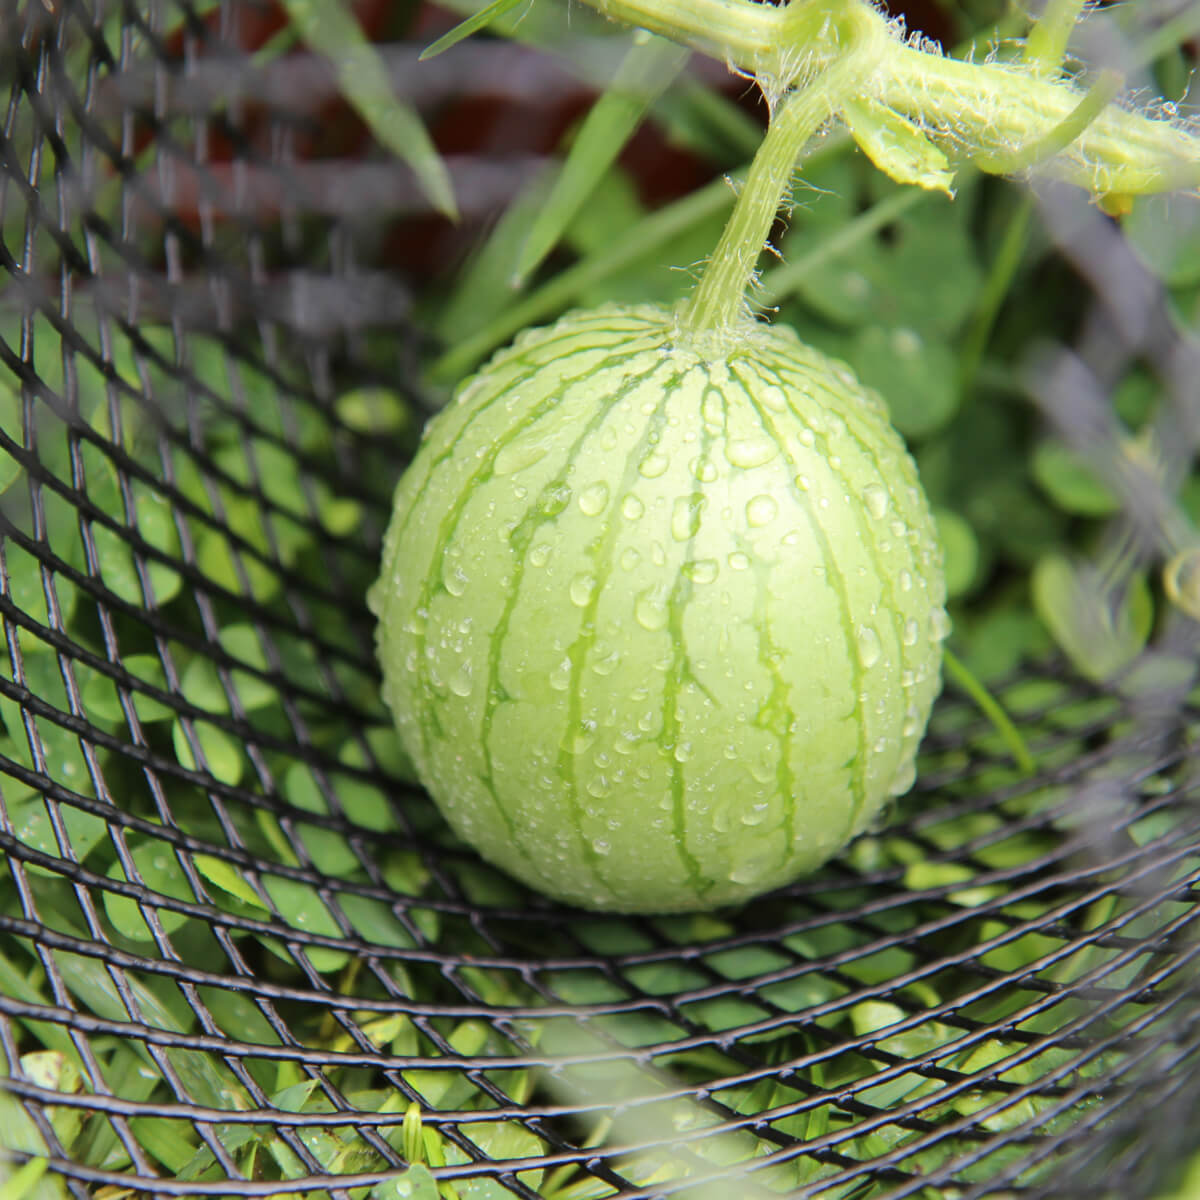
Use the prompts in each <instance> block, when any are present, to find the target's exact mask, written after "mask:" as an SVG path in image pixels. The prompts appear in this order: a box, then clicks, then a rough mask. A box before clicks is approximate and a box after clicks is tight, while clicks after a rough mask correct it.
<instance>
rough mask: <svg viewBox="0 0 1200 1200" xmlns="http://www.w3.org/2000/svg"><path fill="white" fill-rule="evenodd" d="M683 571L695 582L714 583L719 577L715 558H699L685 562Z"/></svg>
mask: <svg viewBox="0 0 1200 1200" xmlns="http://www.w3.org/2000/svg"><path fill="white" fill-rule="evenodd" d="M683 573H684V574H685V575H686V576H687V577H688V578H689V579H690V580H691V581H692V582H693V583H712V581H713V580H714V579H716V577H717V561H716V559H714V558H698V559H696V561H695V562H689V563H684V564H683Z"/></svg>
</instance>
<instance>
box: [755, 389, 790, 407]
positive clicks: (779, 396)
mask: <svg viewBox="0 0 1200 1200" xmlns="http://www.w3.org/2000/svg"><path fill="white" fill-rule="evenodd" d="M758 399H759V401H760V402H761V403H762V406H763V407H764V408H769V409H770V410H771V411H772V412H784V411H786V409H787V394H786V393H785V392H784V390H783V388H781V387H776V386H775V385H774V384H770V385H768V386H767V387H765V388H763V389H762V390H761V391H760V392H759V393H758Z"/></svg>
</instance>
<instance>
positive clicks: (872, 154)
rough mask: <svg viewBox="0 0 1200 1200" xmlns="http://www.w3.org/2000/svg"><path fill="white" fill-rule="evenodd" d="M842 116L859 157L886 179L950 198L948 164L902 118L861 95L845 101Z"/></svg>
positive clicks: (921, 134) (909, 122)
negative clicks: (878, 170)
mask: <svg viewBox="0 0 1200 1200" xmlns="http://www.w3.org/2000/svg"><path fill="white" fill-rule="evenodd" d="M842 116H843V117H844V118H845V120H846V124H847V125H848V126H849V127H850V132H851V133H852V134H853V135H854V140H855V141H856V142H857V143H858V145H859V147H860V148H861V149H862V151H863V153H864V154H865V155H866V156H867V157H868V158H869V159H870V160H871V161H872V162H873V163H874V164H875V165H876V166H877V167H878V168H879V169H880V170H881V171H882V172H883V173H884V174H885V175H887V176H888V177H889V178H890V179H893V180H895V182H896V183H901V184H916V186H917V187H921V188H924V189H925V190H926V191H936V192H945V193H946V195H947V196H949V195H951V191H950V185H951V184H952V183H953V182H954V172H953V171H952V170H950V163H949V160H948V159H947V158H946V156H945V154H943V153H942V151H941V150H939V149H938V148H937V147H936V146H935V145H934V144H933V143H932V142H931V141H930V140H929V139H928V138H927V137H926V136H925V135H924V134H923V133H922V132H921V130H920V129H919V128H918V127H917V126H916V125H914V124H913V123H912V122H911V121H910V120H908V119H907V118H906V117H902V116H901V115H900V114H899V113H897V112H893V111H892V110H891V109H890V108H887V107H885V106H884V105H882V104H880V103H879V101H878V100H875V99H873V98H871V97H870V96H867V95H865V94H864V95H863V96H861V97H859V98H858V99H852V100H847V101H846V102H845V104H844V105H843V106H842Z"/></svg>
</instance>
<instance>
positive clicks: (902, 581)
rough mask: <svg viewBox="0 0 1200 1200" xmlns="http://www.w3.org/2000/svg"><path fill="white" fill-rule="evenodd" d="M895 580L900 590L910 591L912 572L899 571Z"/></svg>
mask: <svg viewBox="0 0 1200 1200" xmlns="http://www.w3.org/2000/svg"><path fill="white" fill-rule="evenodd" d="M896 582H897V583H898V584H899V585H900V590H901V591H902V592H911V591H912V584H913V578H912V572H911V571H901V572H900V574H899V575H897V576H896Z"/></svg>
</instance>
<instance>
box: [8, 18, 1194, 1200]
mask: <svg viewBox="0 0 1200 1200" xmlns="http://www.w3.org/2000/svg"><path fill="white" fill-rule="evenodd" d="M272 14H274V16H272ZM277 18H278V13H277V12H275V10H271V9H265V8H264V9H257V8H254V7H253V6H236V5H233V4H229V3H220V4H217V5H213V6H205V7H204V8H199V9H198V8H192V7H189V6H187V5H182V6H174V5H170V6H169V5H166V4H163V5H156V4H152V5H146V6H135V5H132V4H124V5H120V6H117V5H110V6H107V7H106V8H101V7H100V6H96V7H94V8H93V7H88V6H85V5H84V4H82V3H77V2H74V0H58V2H56V3H54V4H50V5H45V4H40V3H39V4H29V5H26V6H23V7H22V6H17V7H16V8H11V9H9V10H7V11H6V14H5V17H4V21H5V22H6V24H5V25H4V26H3V29H4V35H5V36H4V39H3V40H4V45H5V49H4V50H3V58H2V60H0V61H2V64H3V65H2V71H3V75H4V77H5V84H6V89H7V95H8V103H7V107H6V113H5V117H4V126H3V133H2V137H0V152H2V154H3V164H2V167H0V223H2V226H3V246H2V248H0V254H2V255H3V264H2V265H3V270H4V274H5V279H4V283H3V286H2V289H0V357H2V358H3V375H4V379H3V382H2V383H0V487H3V489H4V491H3V496H2V497H0V620H2V624H3V633H4V642H5V645H4V652H3V655H2V656H0V661H2V662H3V667H2V668H0V720H2V721H3V734H2V736H0V849H2V851H3V859H2V865H0V896H2V900H0V1063H2V1064H3V1074H4V1080H3V1089H2V1090H0V1144H3V1145H4V1147H5V1148H6V1149H7V1152H8V1161H9V1169H10V1170H11V1171H12V1172H13V1174H12V1175H11V1176H10V1179H9V1182H8V1184H6V1185H5V1186H6V1187H8V1188H9V1189H10V1191H9V1192H7V1193H6V1195H11V1196H13V1197H14V1200H15V1198H16V1197H20V1196H25V1195H28V1196H36V1197H43V1196H44V1197H51V1196H58V1195H62V1194H64V1193H66V1192H70V1193H72V1194H74V1195H77V1196H83V1195H103V1196H108V1197H114V1198H115V1197H117V1196H120V1195H125V1194H132V1193H135V1192H136V1193H144V1194H147V1195H151V1196H172V1195H176V1196H177V1195H185V1194H186V1195H226V1196H238V1195H245V1196H251V1195H262V1196H267V1195H276V1194H285V1193H288V1194H290V1193H296V1192H303V1193H306V1194H314V1195H316V1194H325V1193H328V1194H329V1195H334V1196H339V1197H344V1196H356V1197H357V1196H364V1195H370V1196H372V1197H377V1198H379V1200H392V1198H393V1197H397V1198H398V1197H404V1196H409V1197H419V1198H422V1200H433V1198H434V1197H436V1196H439V1195H440V1196H442V1197H443V1198H445V1200H453V1198H454V1197H456V1196H457V1197H460V1198H462V1200H471V1198H483V1197H488V1198H498V1197H500V1196H505V1195H513V1196H525V1197H536V1196H543V1197H560V1198H562V1200H585V1198H588V1197H603V1196H609V1195H618V1194H619V1195H622V1196H629V1197H637V1196H645V1197H650V1196H675V1195H679V1196H689V1197H690V1196H730V1195H739V1196H741V1195H746V1196H749V1195H760V1194H787V1195H795V1196H813V1197H818V1196H819V1197H828V1198H832V1197H847V1198H849V1197H855V1198H865V1197H868V1196H879V1197H883V1196H887V1197H897V1198H898V1197H903V1196H920V1197H935V1196H937V1197H948V1196H957V1197H977V1196H978V1197H982V1196H985V1195H986V1196H1002V1195H1014V1196H1016V1195H1020V1196H1028V1197H1035V1196H1036V1197H1040V1196H1044V1197H1055V1198H1060V1200H1061V1198H1066V1197H1071V1196H1081V1197H1082V1196H1088V1197H1097V1196H1102V1195H1103V1196H1120V1197H1135V1196H1150V1195H1152V1194H1153V1193H1154V1191H1155V1189H1156V1188H1159V1187H1161V1186H1163V1185H1164V1181H1165V1180H1166V1179H1167V1177H1168V1175H1169V1172H1170V1170H1171V1169H1172V1168H1173V1166H1174V1165H1175V1164H1177V1163H1178V1161H1179V1159H1180V1157H1181V1155H1182V1154H1183V1153H1184V1152H1185V1151H1186V1150H1187V1149H1188V1148H1189V1141H1190V1136H1189V1125H1190V1122H1192V1121H1193V1120H1194V1116H1195V1113H1196V1111H1197V1102H1198V1100H1200V1095H1198V1093H1200V1073H1198V1072H1197V1070H1196V1066H1197V1056H1198V1054H1200V1006H1198V1003H1197V1001H1198V997H1200V993H1198V992H1197V989H1196V979H1195V972H1194V964H1195V960H1196V957H1197V955H1198V954H1200V925H1198V922H1197V917H1198V915H1200V914H1198V912H1197V906H1196V905H1197V899H1198V893H1197V884H1198V881H1200V807H1198V806H1197V803H1196V802H1197V800H1198V799H1200V774H1198V768H1197V761H1198V760H1197V754H1196V739H1197V734H1198V731H1200V699H1198V693H1197V690H1196V664H1197V655H1196V649H1197V639H1196V626H1195V624H1194V623H1193V622H1189V621H1187V620H1185V619H1183V618H1180V619H1179V620H1178V622H1177V623H1176V625H1175V626H1174V627H1173V629H1172V631H1171V632H1170V637H1169V638H1167V639H1166V640H1164V641H1162V642H1160V643H1159V646H1158V649H1157V650H1156V652H1155V653H1153V654H1150V653H1148V654H1146V655H1144V656H1142V658H1141V659H1140V660H1139V662H1138V664H1137V669H1136V671H1134V672H1132V673H1131V674H1130V675H1129V676H1127V677H1126V680H1125V684H1124V686H1122V687H1121V688H1120V689H1112V688H1107V687H1103V686H1098V685H1093V684H1088V683H1084V682H1081V681H1079V680H1078V679H1076V678H1075V677H1074V673H1073V672H1072V671H1071V670H1070V669H1068V668H1066V667H1065V666H1064V665H1063V663H1062V662H1061V661H1060V660H1057V659H1054V658H1043V659H1041V660H1039V661H1038V662H1036V663H1026V664H1024V665H1023V666H1022V667H1021V669H1020V670H1019V671H1017V672H1016V673H1014V674H1010V675H1009V676H1008V677H1007V678H1006V679H1005V680H1004V681H1003V683H1002V685H1000V686H998V688H997V695H998V699H999V700H1000V701H1001V702H1002V703H1003V704H1004V706H1005V707H1006V709H1007V710H1008V712H1009V713H1010V714H1011V715H1012V716H1013V718H1014V719H1015V720H1016V721H1017V723H1018V725H1019V726H1020V728H1021V730H1022V731H1023V734H1024V736H1025V738H1026V740H1027V742H1028V745H1029V748H1030V750H1031V752H1032V753H1033V754H1034V756H1035V758H1036V761H1037V764H1038V769H1037V771H1036V773H1034V774H1032V775H1030V774H1027V773H1026V772H1024V771H1022V770H1021V769H1020V767H1019V766H1018V765H1016V764H1015V763H1014V761H1013V757H1012V754H1011V751H1010V747H1009V745H1008V744H1007V743H1006V742H1005V740H1004V738H1003V736H1002V735H1001V734H1000V733H998V732H997V730H996V728H995V727H994V726H993V724H992V723H991V722H990V721H989V720H988V719H987V718H986V717H985V716H984V715H982V714H981V712H980V711H979V710H978V709H977V707H976V706H975V705H974V704H973V703H972V702H971V701H970V699H969V698H968V697H966V696H965V695H963V694H961V693H959V692H956V691H955V690H954V689H949V690H948V692H947V694H946V695H945V696H944V697H943V701H942V702H941V704H940V706H939V708H938V710H937V713H936V715H935V719H934V725H933V729H932V732H931V735H930V737H929V739H928V741H927V743H926V745H925V749H924V754H923V758H922V762H921V769H920V773H919V781H918V783H917V785H916V787H915V789H914V791H913V792H912V793H911V794H910V795H909V796H907V797H905V798H904V799H903V800H902V801H900V802H898V804H897V806H896V809H895V810H894V811H893V812H891V813H889V816H888V820H887V822H886V823H883V824H881V826H880V827H879V829H878V830H877V831H876V832H874V833H872V834H870V835H869V836H867V837H865V838H863V839H861V840H859V841H858V842H856V843H855V844H854V845H853V846H852V847H851V848H850V850H849V851H848V852H847V853H846V854H845V855H843V856H842V857H841V858H840V859H839V860H837V861H836V862H835V863H834V864H833V865H831V866H830V867H828V868H827V869H825V870H824V871H823V872H822V873H821V874H819V875H818V876H817V877H815V878H812V879H808V880H803V881H801V882H799V883H797V884H795V885H793V886H791V887H789V888H787V889H785V890H784V891H782V892H779V893H776V894H773V895H772V896H770V897H768V898H766V899H765V900H762V901H759V902H756V903H754V904H752V905H749V906H747V907H746V908H744V909H742V910H739V911H736V912H729V913H716V914H712V915H704V916H687V917H670V918H612V917H603V916H596V915H590V914H584V913H580V912H577V911H574V910H569V909H565V908H561V907H558V906H555V905H554V904H552V903H550V902H548V901H546V900H544V899H542V898H540V897H538V896H536V895H533V894H531V893H529V892H526V891H525V890H523V889H522V888H520V887H519V886H518V885H516V884H514V883H512V882H511V881H510V880H508V879H507V878H505V877H503V876H502V875H500V874H498V873H497V872H495V871H493V870H491V869H490V868H489V867H487V866H486V865H485V864H483V863H482V862H481V861H480V860H479V859H478V858H477V856H476V855H474V853H473V852H471V851H470V850H468V849H467V848H465V847H464V846H462V845H461V844H460V843H458V842H456V841H455V840H454V839H453V837H452V836H451V835H450V834H449V832H448V831H447V830H446V828H445V826H444V824H443V823H442V821H441V819H440V818H439V816H438V815H437V813H436V811H435V810H434V808H433V807H432V805H431V804H430V802H429V801H428V799H427V798H426V797H425V796H424V794H423V792H422V791H421V789H420V788H419V786H418V785H416V784H415V783H414V782H412V779H411V776H410V773H409V770H408V765H407V764H406V762H405V761H404V760H403V756H402V755H401V753H400V752H399V750H398V748H397V746H396V744H395V741H394V738H393V735H392V733H391V725H390V720H389V717H388V714H387V713H386V711H385V710H384V708H383V707H382V705H381V701H380V699H379V695H378V678H377V674H376V667H375V663H374V646H373V626H372V623H371V620H370V618H369V616H368V614H367V612H366V610H365V605H364V599H363V597H364V594H365V591H366V588H367V586H368V585H369V584H370V583H371V582H372V580H373V578H374V575H375V572H376V569H377V561H378V547H379V540H380V536H381V531H382V528H383V524H384V522H385V520H386V517H387V513H388V510H389V505H390V494H391V489H392V487H393V485H394V482H395V480H396V478H397V476H398V474H399V471H400V469H401V467H402V465H403V463H404V461H405V460H406V458H407V457H408V456H409V455H410V454H411V453H412V451H413V448H414V446H415V444H416V439H417V437H418V435H419V431H420V427H421V424H422V421H423V419H424V416H425V414H426V410H427V407H428V406H429V404H431V403H432V402H431V401H430V400H429V399H428V398H427V397H426V395H425V393H424V392H423V391H422V389H421V388H420V387H419V386H417V384H416V383H415V382H413V381H414V380H415V379H416V372H415V363H416V360H417V338H418V334H417V333H416V331H415V329H416V327H415V326H414V325H413V324H412V323H411V322H410V310H411V307H412V305H413V304H414V303H415V302H417V300H418V299H419V297H418V296H417V295H416V292H415V290H414V289H415V286H416V285H415V281H414V276H413V274H412V273H411V272H408V273H406V272H405V271H403V270H396V269H392V268H390V267H388V266H386V265H385V266H377V265H373V264H376V263H386V262H387V261H388V257H387V254H386V253H385V252H384V250H385V248H384V247H381V245H380V244H379V241H380V239H379V238H378V237H377V236H376V234H377V232H378V228H379V226H378V225H377V224H376V220H375V219H376V218H377V217H378V214H379V212H380V211H382V210H386V211H388V212H389V213H395V212H403V211H404V206H405V204H406V203H410V202H411V197H412V195H413V188H412V183H411V179H410V177H409V176H408V175H405V174H404V172H402V171H399V170H397V169H396V168H395V166H394V165H393V164H391V163H390V162H379V161H372V162H369V163H368V162H363V163H360V164H359V165H358V169H357V173H356V174H355V175H354V177H353V179H352V180H351V181H350V182H349V184H348V183H347V180H346V177H345V175H344V168H342V167H333V168H331V167H329V166H328V165H322V164H321V162H319V161H316V156H315V155H314V154H313V153H312V146H313V144H314V142H315V141H318V140H319V138H320V137H321V135H322V125H321V121H320V105H321V104H322V103H323V102H324V101H325V100H328V98H329V95H330V94H331V91H332V89H333V86H334V85H333V80H332V78H331V76H330V73H329V68H328V66H327V65H322V63H321V62H319V61H317V60H316V59H312V58H305V59H303V61H302V62H300V63H295V62H293V63H291V64H290V66H289V69H288V71H286V72H283V71H281V70H280V69H279V65H278V63H275V64H274V65H272V64H271V63H270V62H267V63H266V64H265V65H262V64H257V65H256V64H255V63H254V62H253V61H249V60H248V59H247V56H246V55H245V54H242V53H240V52H235V48H236V46H238V45H239V44H241V43H239V42H238V39H237V37H235V36H234V31H235V29H237V28H238V22H245V21H248V20H260V21H267V22H268V23H269V22H270V21H271V20H277ZM201 48H203V49H204V54H203V55H202V54H201V53H200V49H201ZM495 51H496V53H498V54H507V55H510V56H511V55H512V54H514V53H515V51H514V48H513V47H510V46H505V45H503V44H497V46H496V47H495ZM486 57H487V56H486V54H481V57H480V61H481V62H482V61H483V60H484V59H485V58H486ZM406 61H407V60H406ZM408 65H409V66H410V65H411V64H408ZM397 69H398V70H399V71H400V72H401V74H402V73H403V70H404V69H406V67H405V64H403V63H402V64H401V65H400V67H398V68H397ZM305 71H306V72H308V74H304V72H305ZM255 72H257V74H254V73H255ZM298 72H299V73H298ZM248 73H249V74H248ZM251 75H252V76H253V79H254V82H255V86H254V88H253V89H250V90H249V91H247V92H246V94H242V92H241V91H239V89H240V88H243V87H245V84H246V80H247V78H250V77H251ZM493 166H494V165H493ZM519 168H520V164H519V163H516V164H514V163H513V162H512V161H508V162H506V163H505V164H503V165H502V166H500V167H494V169H492V170H490V172H488V171H482V170H481V169H479V167H478V164H476V166H473V167H471V168H469V170H470V171H473V172H474V174H471V175H470V179H471V180H472V181H473V186H469V187H466V188H464V189H463V194H464V195H467V196H472V195H473V196H476V197H480V196H483V197H485V198H486V197H487V196H488V195H493V196H507V195H508V194H509V193H510V192H511V190H512V186H513V185H512V178H513V172H514V171H517V172H519ZM398 180H403V181H404V182H397V181H398ZM489 189H492V191H491V192H489ZM406 198H407V199H406ZM364 213H366V214H368V216H369V217H370V218H371V219H369V220H367V221H366V224H365V226H364V225H361V224H356V222H361V221H362V220H363V219H364V218H363V215H364ZM364 230H365V232H364ZM373 251H374V252H377V253H376V256H375V257H374V258H372V257H371V252H373Z"/></svg>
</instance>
